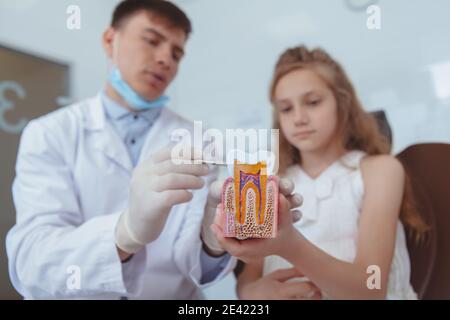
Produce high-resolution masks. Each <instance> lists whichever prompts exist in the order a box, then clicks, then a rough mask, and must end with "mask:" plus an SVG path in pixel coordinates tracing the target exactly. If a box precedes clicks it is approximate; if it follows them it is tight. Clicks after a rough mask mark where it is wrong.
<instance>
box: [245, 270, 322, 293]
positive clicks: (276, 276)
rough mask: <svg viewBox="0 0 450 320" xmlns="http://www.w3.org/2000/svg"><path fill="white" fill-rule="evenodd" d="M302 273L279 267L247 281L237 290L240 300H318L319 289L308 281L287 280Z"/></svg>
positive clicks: (300, 275) (298, 276)
mask: <svg viewBox="0 0 450 320" xmlns="http://www.w3.org/2000/svg"><path fill="white" fill-rule="evenodd" d="M300 277H303V275H302V274H301V273H300V272H299V271H298V270H297V269H295V268H290V269H280V270H277V271H274V272H272V273H269V274H267V275H266V276H264V277H261V278H260V279H258V280H256V281H254V282H251V283H248V284H246V285H245V286H243V287H242V289H241V290H240V292H239V299H242V300H291V299H294V300H319V299H321V298H322V295H321V293H320V290H319V289H318V288H317V287H316V286H315V285H314V284H313V283H312V282H309V281H305V282H299V281H295V282H288V280H290V279H294V278H300Z"/></svg>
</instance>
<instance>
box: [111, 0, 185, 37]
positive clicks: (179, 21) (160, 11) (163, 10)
mask: <svg viewBox="0 0 450 320" xmlns="http://www.w3.org/2000/svg"><path fill="white" fill-rule="evenodd" d="M139 11H145V12H148V13H152V14H155V15H157V16H158V17H161V18H163V19H165V20H166V21H167V22H168V23H169V24H170V25H171V26H172V27H176V28H180V29H182V30H183V31H184V32H185V33H186V37H189V34H190V33H191V31H192V26H191V21H190V20H189V18H188V17H187V16H186V14H185V13H184V12H183V11H182V10H181V9H180V8H178V7H177V6H176V5H175V4H173V3H171V2H169V1H165V0H124V1H122V2H120V3H119V4H118V5H117V7H116V8H115V9H114V13H113V16H112V21H111V26H112V27H113V28H114V29H119V28H120V27H121V26H122V24H123V23H124V22H125V20H126V19H128V18H129V17H131V16H132V15H133V14H135V13H137V12H139Z"/></svg>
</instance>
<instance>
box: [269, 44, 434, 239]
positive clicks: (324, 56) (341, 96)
mask: <svg viewBox="0 0 450 320" xmlns="http://www.w3.org/2000/svg"><path fill="white" fill-rule="evenodd" d="M298 69H308V70H312V71H314V72H316V73H317V75H318V76H319V77H320V78H321V79H322V80H323V81H325V83H326V84H327V85H328V87H329V88H330V89H331V91H332V92H333V94H334V97H335V99H336V102H337V110H338V111H337V117H338V127H337V134H338V136H339V137H341V142H342V144H343V147H344V148H345V149H346V150H349V151H350V150H361V151H364V152H366V153H367V154H369V155H380V154H390V149H391V146H390V142H389V140H388V138H387V137H386V136H385V135H383V134H381V132H380V130H379V127H378V125H377V122H376V120H375V118H374V117H373V116H372V115H370V114H368V113H367V112H365V111H364V109H363V108H362V105H361V102H360V101H359V99H358V97H357V95H356V92H355V89H354V87H353V85H352V83H351V82H350V80H349V78H348V76H347V74H346V72H345V71H344V69H343V68H342V67H341V65H340V64H339V63H338V62H337V61H335V60H334V59H333V58H332V57H330V55H328V53H326V52H325V51H324V50H322V49H320V48H317V49H313V50H309V49H308V48H306V47H305V46H299V47H295V48H291V49H288V50H286V51H285V52H284V53H283V54H282V55H281V56H280V58H279V60H278V62H277V64H276V66H275V72H274V76H273V80H272V84H271V87H270V100H271V101H272V104H273V103H274V96H275V89H276V86H277V84H278V82H279V81H280V79H281V78H282V77H284V76H285V75H287V74H288V73H290V72H292V71H294V70H298ZM273 128H275V129H280V141H279V172H280V173H281V174H284V173H285V172H286V169H287V168H288V167H289V166H291V165H294V164H301V153H300V151H299V150H298V149H296V148H295V147H294V146H292V145H291V144H290V143H289V142H288V140H287V139H286V137H285V136H284V134H283V131H282V130H281V127H280V121H279V118H278V112H277V110H276V108H273ZM413 200H414V197H413V193H412V188H411V183H410V179H409V176H408V175H406V179H405V190H404V193H403V200H402V205H401V209H400V219H401V221H402V222H403V223H404V225H405V226H407V227H409V228H410V230H412V231H414V233H415V234H416V236H417V237H418V238H420V237H421V235H423V234H424V233H425V232H426V231H428V229H429V228H428V226H427V225H426V223H425V222H424V221H423V219H422V217H421V216H420V214H419V212H418V211H417V210H416V206H415V204H414V201H413Z"/></svg>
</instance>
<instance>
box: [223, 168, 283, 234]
mask: <svg viewBox="0 0 450 320" xmlns="http://www.w3.org/2000/svg"><path fill="white" fill-rule="evenodd" d="M222 207H223V210H224V211H225V215H226V226H225V228H224V230H225V237H234V238H238V239H246V238H274V237H275V236H276V231H277V222H278V221H277V213H278V178H277V177H275V176H267V166H266V163H265V162H259V163H257V164H243V163H239V161H237V160H235V161H234V178H228V179H227V180H226V181H225V183H224V185H223V189H222Z"/></svg>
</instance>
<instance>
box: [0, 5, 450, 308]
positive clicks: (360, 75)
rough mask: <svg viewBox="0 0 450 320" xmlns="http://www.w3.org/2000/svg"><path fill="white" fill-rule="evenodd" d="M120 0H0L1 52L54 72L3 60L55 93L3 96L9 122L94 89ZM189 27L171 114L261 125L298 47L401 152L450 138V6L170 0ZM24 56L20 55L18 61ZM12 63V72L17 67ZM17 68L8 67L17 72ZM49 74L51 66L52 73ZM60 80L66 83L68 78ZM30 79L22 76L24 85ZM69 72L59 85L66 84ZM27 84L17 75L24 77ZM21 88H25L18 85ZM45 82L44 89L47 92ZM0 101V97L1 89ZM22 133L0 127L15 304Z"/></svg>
mask: <svg viewBox="0 0 450 320" xmlns="http://www.w3.org/2000/svg"><path fill="white" fill-rule="evenodd" d="M117 2H118V1H116V0H102V1H87V0H71V1H70V0H20V1H14V0H0V52H1V47H3V48H8V50H11V49H12V50H15V52H17V55H18V56H21V57H22V58H24V59H28V60H33V59H40V60H38V61H41V62H42V63H41V65H42V66H43V67H47V66H48V70H51V68H55V66H56V67H58V66H59V69H58V70H59V71H58V72H59V73H58V74H61V77H63V78H61V79H65V80H64V81H65V82H64V83H65V84H66V85H63V86H61V83H57V82H61V81H58V80H55V79H58V78H57V76H55V77H50V76H49V74H51V72H50V73H48V74H46V73H43V74H36V72H34V73H33V72H31V71H30V70H31V69H28V68H23V67H22V69H20V68H18V70H22V71H20V72H18V73H17V75H16V78H15V79H10V76H9V75H10V72H11V67H9V68H7V65H10V63H7V61H5V59H1V57H2V56H1V55H0V88H1V83H2V82H3V83H5V82H6V81H13V80H14V81H22V82H26V79H28V84H27V85H28V87H29V86H30V85H29V83H30V79H32V80H33V81H39V79H42V80H41V81H42V83H44V88H43V89H42V92H45V94H47V95H51V94H52V92H53V91H52V88H55V87H58V88H59V90H57V92H54V93H53V94H55V95H58V97H59V98H60V99H57V98H58V97H56V96H55V97H54V99H53V100H52V101H51V102H49V103H48V104H47V103H45V102H44V101H47V100H48V97H47V98H46V99H47V100H45V99H42V97H41V96H40V94H39V92H37V93H36V92H35V93H33V94H28V95H27V96H26V98H21V97H20V95H19V94H18V93H17V91H14V90H11V89H10V90H9V92H8V93H7V94H5V96H3V99H2V100H0V109H1V108H4V106H5V101H6V100H7V101H9V102H10V103H11V104H12V105H13V107H14V108H13V109H12V110H9V111H7V112H5V113H4V114H3V116H4V118H5V119H6V120H7V121H8V123H17V121H19V120H20V119H21V118H24V117H25V115H26V117H25V118H26V119H29V118H32V117H35V116H38V115H40V114H42V113H45V112H48V111H49V110H51V109H54V108H57V107H59V106H60V105H63V104H65V103H67V102H68V101H76V100H79V99H82V98H85V97H88V96H91V95H94V94H95V93H96V92H97V91H98V90H99V89H101V87H102V85H103V83H104V80H105V75H106V71H107V61H106V59H105V55H104V53H103V49H102V46H101V34H102V32H103V30H104V29H105V28H106V27H107V25H108V23H109V21H110V17H111V13H112V10H113V8H114V6H115V4H116V3H117ZM173 2H175V3H177V4H179V5H180V6H181V7H182V8H183V9H185V11H186V12H187V13H188V15H189V17H190V18H191V20H192V22H193V27H194V33H193V35H192V37H191V39H190V41H189V43H188V46H187V55H186V58H185V59H184V61H183V62H182V65H181V69H180V72H179V75H178V77H177V79H176V81H175V82H174V83H173V85H172V86H171V87H170V88H169V95H170V96H171V104H170V107H171V108H173V109H174V110H176V111H178V112H180V113H181V114H182V115H184V116H186V117H187V118H190V119H192V120H203V121H204V123H205V125H207V126H212V127H216V128H221V129H225V128H237V127H240V128H248V127H257V128H266V127H269V126H270V116H271V114H270V111H271V109H270V108H271V107H270V104H269V102H268V93H267V91H268V86H269V82H270V79H271V73H272V70H273V67H274V64H275V61H276V59H277V58H278V56H279V54H280V53H281V52H282V51H284V50H285V49H286V48H288V47H291V46H296V45H298V44H307V45H308V46H320V47H322V48H324V49H326V50H327V51H329V52H330V53H331V54H332V55H333V56H334V57H335V58H337V59H338V60H339V61H340V62H341V63H342V65H343V66H344V68H345V69H346V70H347V72H348V74H349V75H350V77H351V79H352V80H353V82H354V85H355V87H356V90H357V92H358V93H359V96H360V98H361V100H362V102H363V105H364V107H365V108H366V110H368V111H375V110H384V111H385V112H386V114H387V118H388V120H389V123H390V125H391V127H392V130H393V138H394V146H393V151H394V152H395V153H397V152H398V151H401V150H402V149H404V148H405V147H407V146H409V145H411V144H414V143H417V142H450V126H449V125H448V123H449V120H450V41H448V39H449V35H450V19H448V12H450V2H449V1H447V0H433V1H426V0H389V1H388V0H379V1H371V0H277V1H275V0H227V1H223V0H176V1H173ZM371 4H375V5H377V6H378V7H379V9H380V18H381V19H380V22H381V29H377V30H370V29H368V27H367V20H368V19H369V18H370V14H368V13H367V12H366V8H367V7H368V6H369V5H371ZM71 5H76V6H78V8H79V9H80V13H81V28H80V29H79V30H78V29H77V30H70V29H68V28H67V25H66V23H67V19H68V17H69V16H70V14H68V13H67V8H68V7H69V6H71ZM24 54H25V56H23V55H24ZM18 67H19V66H18ZM13 70H14V69H13ZM55 72H56V71H55ZM64 75H65V76H64ZM27 77H28V78H27ZM64 77H65V78H64ZM24 79H25V80H24ZM24 86H25V84H24ZM45 86H46V87H45ZM0 97H2V96H1V94H0ZM19 135H20V132H16V133H11V132H7V130H5V129H4V128H3V129H2V127H0V139H2V140H0V141H2V147H4V144H3V141H9V142H11V143H12V144H10V145H9V147H8V149H7V151H4V152H0V157H1V163H2V168H1V169H0V170H1V178H2V180H1V183H2V186H1V190H2V194H1V202H0V203H1V209H2V210H1V214H0V236H1V238H2V241H3V245H2V246H1V247H0V298H17V297H18V296H17V294H16V293H15V291H14V289H13V288H12V287H11V285H10V282H9V276H8V273H7V260H6V253H5V246H4V238H5V235H6V232H7V230H8V229H9V228H10V227H11V226H12V224H13V223H14V220H15V218H14V214H15V213H14V209H13V206H12V203H11V193H10V186H11V182H12V180H11V179H12V177H13V167H14V162H15V155H16V151H17V145H16V144H14V141H16V142H17V141H18V138H19ZM205 293H206V295H207V297H208V298H223V299H234V298H235V292H234V279H233V276H232V275H230V276H229V277H227V278H226V279H225V280H224V281H222V282H221V283H219V284H217V285H215V286H213V287H210V288H208V289H207V290H206V291H205Z"/></svg>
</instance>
